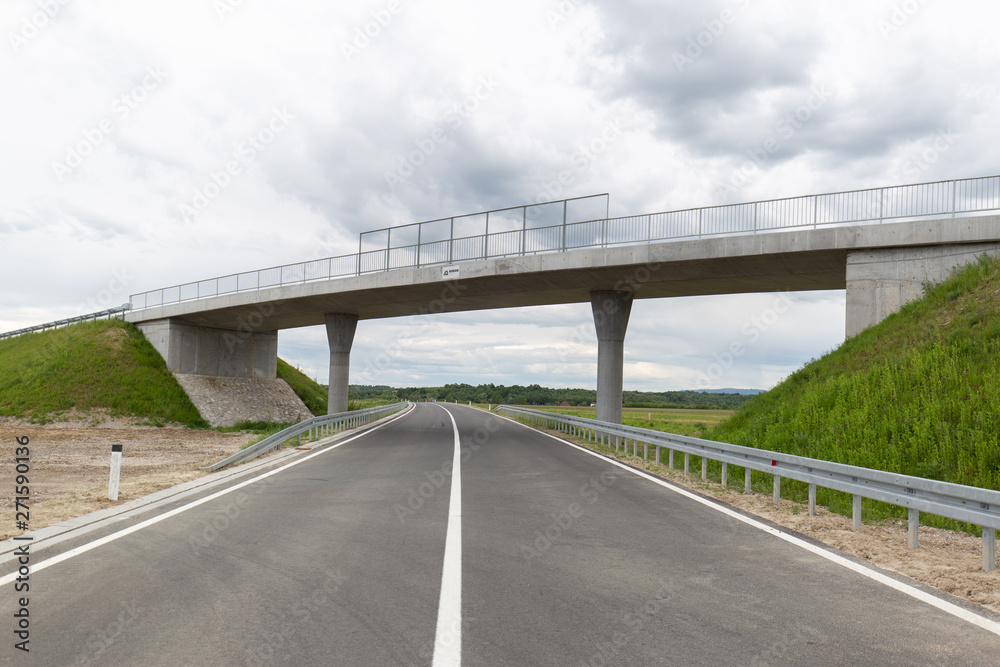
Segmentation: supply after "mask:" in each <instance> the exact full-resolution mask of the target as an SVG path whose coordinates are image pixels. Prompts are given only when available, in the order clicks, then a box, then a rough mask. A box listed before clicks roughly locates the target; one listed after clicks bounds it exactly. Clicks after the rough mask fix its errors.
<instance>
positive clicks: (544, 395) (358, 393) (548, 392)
mask: <svg viewBox="0 0 1000 667" xmlns="http://www.w3.org/2000/svg"><path fill="white" fill-rule="evenodd" d="M350 397H351V398H352V399H364V398H379V399H391V398H397V399H399V400H403V401H414V402H422V401H429V400H433V401H446V402H449V403H468V402H469V401H471V402H473V403H492V404H493V405H499V404H507V405H561V404H563V403H568V404H570V405H572V406H589V405H590V404H592V403H595V402H596V401H597V392H596V391H594V390H593V389H550V388H549V387H542V386H539V385H537V384H532V385H528V386H527V387H522V386H521V385H512V386H510V387H505V386H504V385H495V384H492V383H491V384H481V385H479V386H476V387H474V386H472V385H470V384H446V385H445V386H443V387H407V388H404V389H394V388H392V387H387V386H384V385H374V386H373V385H351V387H350ZM749 398H750V396H747V395H743V394H717V393H707V392H700V391H691V390H687V391H663V392H648V391H626V392H624V394H623V396H622V400H623V403H624V406H625V407H626V408H709V409H736V408H738V407H739V406H741V405H742V404H743V403H744V402H746V401H747V400H748V399H749Z"/></svg>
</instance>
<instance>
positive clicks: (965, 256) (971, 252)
mask: <svg viewBox="0 0 1000 667" xmlns="http://www.w3.org/2000/svg"><path fill="white" fill-rule="evenodd" d="M983 254H993V255H997V254H1000V243H995V242H994V243H968V244H962V245H956V244H950V245H934V246H924V247H903V248H877V249H875V248H872V249H866V250H855V251H851V252H848V253H847V327H846V328H847V332H846V333H847V337H848V338H850V337H851V336H854V335H856V334H858V333H860V332H862V331H864V330H865V329H867V328H868V327H870V326H873V325H875V324H878V323H879V322H881V321H882V320H884V319H885V318H886V317H888V316H889V315H892V314H893V313H895V312H896V311H898V310H899V309H900V308H902V307H903V306H904V305H905V304H906V303H908V302H910V301H913V300H915V299H919V298H920V297H921V296H923V294H924V285H925V284H931V285H934V284H937V283H940V282H942V281H944V280H945V279H946V278H947V277H948V276H949V275H950V274H951V272H952V271H953V270H954V269H955V268H956V267H958V266H961V265H964V264H968V263H970V262H973V261H975V260H976V258H977V257H979V256H980V255H983Z"/></svg>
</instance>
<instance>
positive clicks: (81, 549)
mask: <svg viewBox="0 0 1000 667" xmlns="http://www.w3.org/2000/svg"><path fill="white" fill-rule="evenodd" d="M412 409H413V408H412V406H411V407H410V408H409V409H407V410H404V411H403V412H401V413H399V414H398V415H396V416H395V417H393V418H392V419H390V420H389V421H387V422H385V423H384V424H379V425H378V426H376V427H375V428H374V429H371V430H368V431H365V432H364V433H359V434H357V435H355V436H352V437H350V438H348V439H347V440H344V441H343V442H338V443H337V444H335V445H332V446H330V447H325V448H323V449H320V450H318V451H316V452H313V453H312V454H307V455H306V456H303V457H302V458H300V459H296V460H294V461H292V462H291V463H287V464H285V465H283V466H281V467H280V468H275V469H274V470H271V471H269V472H266V473H264V474H262V475H258V476H257V477H254V478H252V479H248V480H246V481H245V482H240V483H239V484H236V485H235V486H231V487H229V488H226V489H223V490H222V491H218V492H216V493H213V494H212V495H210V496H205V497H204V498H199V499H198V500H195V501H193V502H191V503H188V504H187V505H182V506H181V507H177V508H175V509H172V510H170V511H169V512H166V513H164V514H160V515H159V516H155V517H153V518H151V519H147V520H145V521H143V522H141V523H137V524H135V525H134V526H129V527H128V528H125V529H123V530H119V531H118V532H117V533H112V534H110V535H106V536H105V537H102V538H100V539H97V540H94V541H93V542H88V543H87V544H83V545H81V546H78V547H76V548H75V549H70V550H69V551H66V552H63V553H61V554H59V555H58V556H53V557H52V558H49V559H48V560H43V561H42V562H41V563H37V564H32V565H31V573H32V574H34V573H35V572H38V571H39V570H44V569H45V568H47V567H51V566H52V565H56V564H58V563H61V562H63V561H65V560H69V559H70V558H73V557H74V556H79V555H80V554H82V553H86V552H88V551H90V550H91V549H96V548H97V547H99V546H103V545H105V544H107V543H109V542H114V541H115V540H117V539H119V538H121V537H125V536H126V535H131V534H132V533H134V532H136V531H139V530H142V529H143V528H148V527H149V526H152V525H153V524H156V523H159V522H161V521H163V520H164V519H169V518H170V517H172V516H176V515H178V514H180V513H182V512H186V511H188V510H189V509H191V508H193V507H197V506H198V505H201V504H203V503H207V502H209V501H211V500H215V499H216V498H220V497H222V496H224V495H226V494H227V493H232V492H233V491H236V490H237V489H242V488H243V487H244V486H248V485H250V484H253V483H254V482H259V481H260V480H262V479H266V478H268V477H270V476H271V475H277V474H278V473H279V472H282V471H284V470H288V469H289V468H291V467H293V466H297V465H299V464H300V463H305V462H306V461H308V460H309V459H311V458H314V457H316V456H319V455H320V454H325V453H326V452H329V451H331V450H334V449H336V448H337V447H340V446H341V445H346V444H347V443H349V442H352V441H354V440H357V439H358V438H361V437H363V436H366V435H369V434H370V433H373V432H375V431H376V430H378V429H380V428H382V427H383V426H387V425H389V424H391V423H392V422H394V421H396V420H397V419H400V418H402V417H404V416H406V415H408V414H409V413H410V411H411V410H412ZM17 576H18V572H17V571H16V570H15V571H14V572H12V573H11V574H8V575H7V576H5V577H0V586H6V585H7V584H9V583H11V582H13V581H14V580H15V579H16V578H17Z"/></svg>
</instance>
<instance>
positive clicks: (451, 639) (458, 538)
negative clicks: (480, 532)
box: [433, 406, 462, 667]
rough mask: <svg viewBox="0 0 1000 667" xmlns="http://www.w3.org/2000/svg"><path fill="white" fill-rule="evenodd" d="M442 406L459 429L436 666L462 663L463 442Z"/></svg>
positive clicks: (449, 511) (440, 602)
mask: <svg viewBox="0 0 1000 667" xmlns="http://www.w3.org/2000/svg"><path fill="white" fill-rule="evenodd" d="M440 407H441V409H442V410H444V411H445V412H447V413H448V417H449V418H450V419H451V427H452V429H453V430H454V432H455V453H454V455H453V458H452V465H451V499H450V500H449V502H448V528H447V532H446V533H445V538H444V567H443V568H442V571H441V598H440V600H438V617H437V631H436V632H435V636H434V662H433V665H434V667H445V666H446V665H447V666H451V665H456V666H457V665H461V664H462V443H461V441H460V439H459V436H458V424H457V423H456V422H455V417H454V415H452V414H451V411H450V410H449V409H448V408H446V407H444V406H440Z"/></svg>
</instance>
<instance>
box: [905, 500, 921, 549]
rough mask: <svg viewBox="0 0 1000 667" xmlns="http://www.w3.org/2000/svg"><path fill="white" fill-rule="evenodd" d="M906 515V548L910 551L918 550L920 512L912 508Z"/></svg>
mask: <svg viewBox="0 0 1000 667" xmlns="http://www.w3.org/2000/svg"><path fill="white" fill-rule="evenodd" d="M906 514H907V517H906V518H907V524H908V526H907V528H908V530H907V534H906V546H908V547H909V548H911V549H919V548H920V511H919V510H915V509H913V508H912V507H911V508H910V509H909V511H908V512H907V513H906Z"/></svg>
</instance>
